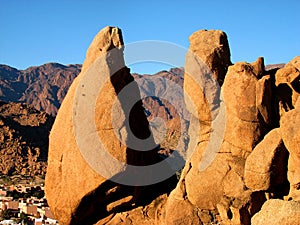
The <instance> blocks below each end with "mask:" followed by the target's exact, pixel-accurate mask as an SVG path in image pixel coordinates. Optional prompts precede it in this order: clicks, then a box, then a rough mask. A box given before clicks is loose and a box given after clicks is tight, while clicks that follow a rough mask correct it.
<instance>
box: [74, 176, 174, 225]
mask: <svg viewBox="0 0 300 225" xmlns="http://www.w3.org/2000/svg"><path fill="white" fill-rule="evenodd" d="M116 176H122V174H118V175H116ZM112 179H113V178H112ZM176 183H177V179H176V176H172V177H171V178H169V179H167V180H165V181H163V182H161V183H158V184H153V185H149V186H142V187H134V186H126V185H120V184H117V183H115V182H112V181H110V180H107V181H105V182H104V183H103V184H101V185H100V186H99V187H98V188H96V189H95V190H94V191H93V192H91V193H89V194H88V195H86V196H85V197H84V198H83V199H82V200H81V202H80V204H79V206H78V207H77V209H76V212H75V213H74V214H73V216H72V220H71V223H70V224H71V225H93V224H95V223H97V222H98V221H99V220H101V219H103V218H105V217H107V216H109V215H111V214H115V213H119V212H125V211H129V210H131V209H134V208H137V207H139V206H146V205H148V204H150V203H151V202H152V201H153V200H154V199H155V198H157V197H158V196H160V195H161V194H163V193H169V192H171V191H172V190H173V189H174V188H175V186H176ZM130 196H132V198H131V199H130V200H129V201H126V200H124V203H119V204H116V206H111V207H112V208H111V209H110V210H109V209H108V208H107V206H109V205H110V204H112V205H113V203H114V202H117V201H120V200H122V199H124V198H126V197H130Z"/></svg>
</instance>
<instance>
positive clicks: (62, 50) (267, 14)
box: [0, 0, 300, 73]
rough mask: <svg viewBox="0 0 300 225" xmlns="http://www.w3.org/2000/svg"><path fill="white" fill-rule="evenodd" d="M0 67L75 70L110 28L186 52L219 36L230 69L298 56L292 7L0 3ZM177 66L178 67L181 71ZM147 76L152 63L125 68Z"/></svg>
mask: <svg viewBox="0 0 300 225" xmlns="http://www.w3.org/2000/svg"><path fill="white" fill-rule="evenodd" d="M0 3H1V5H0V29H1V32H0V64H8V65H10V66H13V67H16V68H18V69H25V68H27V67H29V66H35V65H41V64H44V63H47V62H59V63H62V64H70V63H83V60H84V58H85V52H86V50H87V48H88V46H89V44H90V42H91V41H92V39H93V37H94V36H95V35H96V34H97V33H98V31H99V30H101V29H102V28H103V27H105V26H107V25H110V26H118V27H120V28H121V29H122V31H123V36H124V41H125V44H129V43H132V42H136V41H143V40H161V41H167V42H172V43H175V44H177V45H180V46H183V47H185V48H188V46H189V42H188V37H189V36H190V35H191V34H192V33H193V32H195V31H197V30H200V29H220V30H223V31H225V32H226V33H227V35H228V38H229V45H230V48H231V56H232V61H233V62H238V61H248V62H251V61H255V60H256V58H257V57H258V56H264V57H265V62H266V63H267V64H273V63H281V62H284V63H285V62H288V61H290V60H291V59H292V58H293V57H294V56H296V55H300V51H299V50H300V16H299V9H300V1H299V0H286V1H276V0H275V1H261V0H260V1H189V0H187V1H178V0H173V1H141V0H139V1H119V0H115V1H100V0H98V1H96V0H94V1H93V0H82V1H79V0H72V1H71V0H70V1H64V0H51V1H41V0H26V1H25V0H0ZM183 64H184V62H182V66H183ZM131 67H132V68H133V72H139V73H154V72H157V71H159V70H161V69H164V68H167V67H168V66H167V65H162V64H159V63H142V64H139V65H132V66H131Z"/></svg>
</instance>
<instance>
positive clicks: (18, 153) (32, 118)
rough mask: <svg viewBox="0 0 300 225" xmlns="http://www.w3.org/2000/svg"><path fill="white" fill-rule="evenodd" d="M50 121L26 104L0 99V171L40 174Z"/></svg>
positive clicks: (45, 151) (46, 148) (44, 165)
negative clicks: (1, 100)
mask: <svg viewBox="0 0 300 225" xmlns="http://www.w3.org/2000/svg"><path fill="white" fill-rule="evenodd" d="M53 121H54V118H52V117H51V116H49V115H47V114H46V113H42V112H39V111H38V110H36V109H34V108H33V107H30V106H28V105H26V104H21V103H4V102H0V161H1V165H0V173H1V174H5V175H26V176H32V177H34V176H40V177H43V176H44V175H45V174H46V168H47V155H48V135H49V132H50V129H51V126H52V123H53Z"/></svg>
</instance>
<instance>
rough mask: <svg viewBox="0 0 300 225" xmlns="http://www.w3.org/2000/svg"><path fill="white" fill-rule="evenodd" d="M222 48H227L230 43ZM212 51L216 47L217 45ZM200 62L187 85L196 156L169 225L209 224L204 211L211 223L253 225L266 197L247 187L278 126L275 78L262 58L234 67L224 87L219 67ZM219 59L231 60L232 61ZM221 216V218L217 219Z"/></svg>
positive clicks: (189, 66) (190, 61)
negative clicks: (252, 160) (252, 164)
mask: <svg viewBox="0 0 300 225" xmlns="http://www.w3.org/2000/svg"><path fill="white" fill-rule="evenodd" d="M207 32H208V31H207ZM197 33H201V32H197ZM212 33H213V34H214V35H215V37H214V38H211V40H219V39H220V38H219V37H218V35H219V34H217V33H216V32H212ZM204 34H205V32H204ZM192 36H193V35H192ZM203 39H204V38H201V37H199V39H198V40H203ZM195 43H197V44H198V45H199V46H201V45H202V42H200V41H198V42H192V41H191V46H190V49H194V48H195V47H194V46H193V44H195ZM204 45H205V43H204ZM221 46H224V47H225V49H226V46H227V45H226V44H223V45H221ZM210 47H211V48H212V49H214V48H215V45H214V44H212V45H211V46H210ZM199 48H201V47H199ZM205 52H206V51H203V52H202V53H201V54H205ZM211 52H214V51H213V50H211ZM223 52H224V51H223ZM215 54H216V53H215ZM228 55H229V54H227V56H228ZM209 57H212V58H214V56H212V55H209ZM195 58H196V59H197V57H195V56H194V58H193V57H191V55H190V53H188V54H187V59H186V68H185V69H186V74H185V81H184V82H185V84H184V88H185V100H186V102H187V108H188V110H189V111H191V113H192V115H193V117H192V118H191V121H190V123H191V124H190V128H189V129H190V130H189V133H190V143H189V149H188V151H191V152H192V156H191V158H190V160H189V161H187V163H186V165H185V167H184V169H183V172H182V175H181V178H180V180H179V182H178V184H177V187H176V188H175V189H174V190H173V191H172V192H171V194H170V197H169V198H168V201H167V204H166V221H167V222H166V223H167V224H176V223H177V222H176V221H177V220H180V221H181V222H182V223H185V224H189V223H191V222H192V221H193V223H197V224H201V223H204V222H205V221H204V219H203V218H202V217H203V216H202V217H200V216H199V212H202V213H201V214H202V215H203V211H204V212H206V213H204V214H205V215H206V216H205V217H204V218H210V219H211V221H213V220H217V218H218V219H219V221H222V224H250V219H251V216H253V215H254V214H255V213H256V212H257V211H259V209H260V207H261V205H262V204H263V203H264V201H265V200H266V198H265V195H264V193H263V192H260V191H258V190H252V189H249V188H247V186H246V184H245V180H244V170H245V160H246V159H247V157H248V156H249V154H251V152H252V151H253V148H254V147H255V146H256V145H257V144H258V143H259V142H260V141H261V140H262V138H263V137H264V135H265V134H266V133H267V132H268V131H269V130H270V129H271V128H272V125H273V124H272V120H273V117H274V116H273V114H272V109H273V108H272V101H271V100H272V96H273V86H272V79H271V77H270V75H268V74H267V73H266V72H265V67H264V61H263V58H259V59H258V60H257V61H256V62H254V63H252V64H249V63H245V62H243V63H236V64H235V65H233V66H229V68H228V71H227V74H226V76H225V79H224V83H223V86H222V87H221V88H220V86H219V84H222V83H221V82H217V81H216V79H218V78H217V76H216V75H215V70H217V68H218V67H217V66H215V70H214V69H213V68H214V65H211V64H208V65H206V64H199V60H198V61H197V60H195ZM219 60H220V61H223V63H224V62H230V59H229V58H226V57H225V58H220V59H219ZM221 63H222V62H219V63H217V65H219V64H221ZM228 64H229V63H227V65H228ZM197 67H198V68H197ZM217 74H218V73H217ZM192 75H193V77H192ZM197 81H198V82H197ZM197 123H198V125H197ZM197 127H198V129H199V130H198V132H197ZM194 143H196V144H194ZM280 160H281V159H280ZM284 169H285V168H282V170H284ZM281 172H282V171H281ZM284 172H285V170H284ZM207 190H210V191H207ZM174 209H175V210H174ZM183 210H185V211H187V212H186V213H185V216H183V215H182V214H181V213H180V212H181V211H183ZM195 211H197V212H198V213H195ZM215 212H218V213H219V217H217V216H212V215H216V213H215ZM187 215H188V216H187ZM195 221H196V222H195Z"/></svg>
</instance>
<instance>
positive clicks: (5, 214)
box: [1, 209, 13, 220]
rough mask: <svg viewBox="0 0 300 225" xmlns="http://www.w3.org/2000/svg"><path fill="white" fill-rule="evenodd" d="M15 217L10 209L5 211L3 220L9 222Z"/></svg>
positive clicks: (2, 216) (2, 215)
mask: <svg viewBox="0 0 300 225" xmlns="http://www.w3.org/2000/svg"><path fill="white" fill-rule="evenodd" d="M12 216H13V214H12V212H11V211H10V210H9V209H5V210H3V212H2V214H1V218H2V219H4V220H9V219H10V218H11V217H12Z"/></svg>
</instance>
